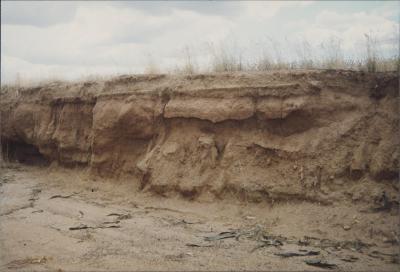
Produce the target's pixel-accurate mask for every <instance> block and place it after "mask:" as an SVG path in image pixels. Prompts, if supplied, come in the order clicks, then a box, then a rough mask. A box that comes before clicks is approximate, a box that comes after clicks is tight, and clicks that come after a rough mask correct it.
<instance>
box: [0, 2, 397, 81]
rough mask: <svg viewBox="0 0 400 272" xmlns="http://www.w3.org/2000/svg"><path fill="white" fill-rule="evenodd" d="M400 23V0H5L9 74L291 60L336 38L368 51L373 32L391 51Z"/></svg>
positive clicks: (72, 74)
mask: <svg viewBox="0 0 400 272" xmlns="http://www.w3.org/2000/svg"><path fill="white" fill-rule="evenodd" d="M398 31H399V2H398V1H392V2H390V1H365V2H364V1H354V2H347V1H346V2H345V1H337V2H335V1H330V2H325V1H304V2H301V1H294V2H290V1H271V2H262V1H258V2H250V1H243V2H238V1H235V2H233V1H232V2H230V1H204V2H200V1H199V2H194V1H192V2H183V1H180V2H172V1H170V2H157V1H146V2H129V1H121V2H116V1H110V2H107V1H103V2H89V1H87V2H79V1H74V2H61V1H54V2H46V1H40V2H39V1H38V2H35V1H27V2H23V1H1V82H2V83H12V82H15V80H16V78H19V79H20V80H21V79H22V80H45V79H49V78H63V79H79V78H82V77H86V76H89V75H115V74H121V73H142V72H144V71H146V69H148V67H153V66H155V67H156V68H157V69H159V70H161V71H170V70H173V69H174V68H175V67H177V66H179V65H182V64H183V63H184V62H185V60H187V56H188V55H190V57H191V59H192V60H193V62H195V63H196V65H198V66H199V67H200V68H201V67H207V63H209V62H210V57H211V56H212V55H213V54H214V53H215V52H217V50H220V49H221V48H223V49H224V50H226V51H227V52H231V53H232V54H237V55H240V56H243V58H244V59H246V60H249V61H251V60H252V59H256V58H258V57H259V56H260V55H266V54H267V55H271V56H272V57H275V58H277V57H281V58H284V59H285V60H290V59H295V58H296V57H298V55H299V48H300V47H301V46H300V45H301V44H304V41H307V42H308V43H309V44H310V46H312V47H313V48H314V47H315V48H321V47H318V46H320V45H321V43H322V44H324V43H326V41H328V40H329V39H332V38H333V39H335V40H337V41H340V46H341V49H342V50H343V53H344V54H345V55H346V56H349V57H351V58H359V57H362V55H363V54H365V36H364V34H365V33H368V34H370V35H373V36H374V37H376V38H377V39H378V40H379V47H380V51H381V54H383V55H385V56H390V55H394V54H397V53H398V43H399V42H398ZM313 52H314V51H313ZM315 52H316V51H315ZM319 53H321V52H319ZM321 54H323V52H322V53H321Z"/></svg>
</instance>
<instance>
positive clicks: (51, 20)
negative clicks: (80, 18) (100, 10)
mask: <svg viewBox="0 0 400 272" xmlns="http://www.w3.org/2000/svg"><path fill="white" fill-rule="evenodd" d="M76 9H77V6H76V3H75V2H57V1H54V2H52V1H40V2H39V1H1V23H2V24H13V25H32V26H38V27H46V26H50V25H55V24H60V23H66V22H69V21H71V20H72V19H73V18H74V16H75V13H76Z"/></svg>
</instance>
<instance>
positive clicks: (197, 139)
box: [0, 71, 399, 204]
mask: <svg viewBox="0 0 400 272" xmlns="http://www.w3.org/2000/svg"><path fill="white" fill-rule="evenodd" d="M398 85H399V78H398V75H397V74H395V73H377V74H368V73H361V72H347V71H346V72H345V71H297V72H293V71H292V72H275V73H238V74H218V75H213V74H211V75H191V76H183V75H182V76H169V75H144V76H121V77H118V78H115V79H112V80H104V81H88V82H82V83H74V84H71V83H62V82H55V83H51V84H47V85H42V86H40V87H35V88H20V89H16V88H4V87H3V88H2V92H1V101H0V111H1V143H2V153H3V154H2V155H3V157H4V158H6V159H7V160H19V161H21V162H25V163H31V164H50V163H52V164H59V165H62V166H66V167H80V168H86V169H88V170H89V171H90V173H91V174H92V175H93V176H99V177H104V178H113V179H130V180H131V181H132V183H134V184H136V186H137V188H138V189H139V190H145V191H151V192H155V193H157V194H161V195H171V194H180V195H182V196H184V197H186V198H190V199H194V198H199V197H200V198H201V197H206V198H226V197H234V198H238V199H242V200H246V201H254V202H261V201H267V202H271V203H273V202H276V201H281V200H290V201H297V200H305V201H309V202H320V203H323V204H329V203H332V202H336V201H341V200H346V201H352V202H369V203H374V202H376V201H377V199H379V198H380V197H381V196H382V194H383V192H385V193H384V194H385V197H386V200H385V201H387V202H388V203H392V204H396V203H398V202H397V201H398V190H399V186H398V182H397V181H398V168H399V159H398V158H399V137H398V134H399V112H398V105H399V104H398V87H399V86H398Z"/></svg>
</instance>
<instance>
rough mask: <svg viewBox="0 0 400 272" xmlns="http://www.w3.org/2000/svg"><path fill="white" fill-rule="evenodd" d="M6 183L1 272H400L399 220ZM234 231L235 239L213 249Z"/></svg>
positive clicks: (64, 175)
mask: <svg viewBox="0 0 400 272" xmlns="http://www.w3.org/2000/svg"><path fill="white" fill-rule="evenodd" d="M0 180H1V186H0V193H1V195H0V199H1V206H0V215H1V216H0V218H1V221H0V222H1V223H0V224H1V225H0V248H1V249H2V250H1V251H0V254H1V255H0V267H1V270H2V271H7V270H10V271H15V270H17V271H20V270H48V269H51V270H56V269H61V270H62V271H72V270H74V271H76V270H84V271H88V270H96V271H97V270H115V271H116V270H118V271H120V270H232V269H234V270H318V269H322V268H318V267H314V266H310V265H307V264H305V262H304V261H305V260H310V259H323V260H326V261H328V262H329V263H332V264H335V265H337V268H338V269H343V270H374V271H377V270H390V271H395V270H396V269H398V268H399V265H398V264H395V263H394V262H398V255H397V257H396V256H395V255H396V254H397V253H398V251H397V250H398V240H396V239H398V238H397V237H396V236H393V235H396V231H397V226H398V217H397V210H391V211H379V212H376V211H375V212H371V211H368V207H366V206H354V205H353V206H351V205H346V204H345V203H339V204H337V205H333V206H321V205H318V203H314V204H312V203H304V202H288V203H285V202H280V203H275V204H274V205H272V206H271V205H270V204H267V203H259V204H249V203H243V202H237V200H234V199H226V200H224V201H220V202H218V203H211V202H210V201H207V200H206V199H203V200H198V201H196V202H191V201H188V200H185V199H181V198H179V197H175V198H162V197H159V196H158V197H154V196H151V195H150V194H148V193H143V192H140V193H138V192H137V190H136V189H135V188H133V187H132V185H130V183H128V182H122V181H121V182H116V181H114V182H109V181H95V180H93V179H90V178H88V176H87V175H86V173H85V172H83V171H70V170H62V169H58V168H57V169H51V170H50V171H49V170H48V169H43V168H33V167H26V166H21V165H8V166H7V167H5V166H3V168H1V177H0ZM112 214H114V215H112ZM85 226H86V227H87V228H86V229H76V230H74V229H72V230H71V229H70V228H74V227H78V228H79V227H85ZM348 228H349V229H348ZM229 231H230V232H231V234H232V233H234V235H233V236H236V237H237V239H235V238H234V237H232V238H227V239H221V240H215V241H206V240H205V237H212V236H213V235H216V234H218V233H220V232H229ZM232 231H233V232H232ZM305 236H309V237H314V238H308V239H307V238H305ZM321 239H322V240H321ZM299 240H300V241H301V242H299ZM263 241H264V242H263ZM277 241H278V242H277ZM268 243H278V244H276V245H268ZM280 243H282V245H279V244H280ZM307 243H308V245H304V244H307ZM189 244H195V245H197V246H194V245H189ZM261 245H263V246H262V247H259V248H257V247H258V246H261ZM300 249H303V250H308V251H310V250H311V251H316V252H318V253H319V255H316V256H305V257H303V256H300V257H298V256H296V257H288V258H284V257H280V256H277V255H275V254H276V253H278V254H279V253H285V252H286V253H287V252H288V251H290V252H297V253H301V254H303V253H304V252H307V251H300ZM392 255H393V256H392ZM343 259H345V260H343Z"/></svg>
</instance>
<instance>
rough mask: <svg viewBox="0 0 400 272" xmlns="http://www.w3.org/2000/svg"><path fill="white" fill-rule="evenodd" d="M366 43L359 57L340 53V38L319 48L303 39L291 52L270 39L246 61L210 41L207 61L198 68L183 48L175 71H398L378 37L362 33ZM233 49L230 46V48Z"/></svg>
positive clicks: (399, 60) (235, 51) (396, 58)
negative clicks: (264, 47) (182, 53)
mask: <svg viewBox="0 0 400 272" xmlns="http://www.w3.org/2000/svg"><path fill="white" fill-rule="evenodd" d="M364 36H365V43H364V46H363V48H360V52H362V53H361V54H360V55H361V57H358V58H356V57H351V58H349V57H346V56H345V54H344V53H343V48H342V42H341V40H340V39H338V38H335V37H331V38H330V39H328V40H327V41H325V42H323V43H321V44H320V46H319V47H318V48H315V47H313V46H311V45H310V43H309V42H307V41H305V40H303V41H301V42H300V43H298V44H295V45H294V46H293V45H291V46H286V48H287V47H291V49H290V50H291V52H285V46H284V45H282V44H280V43H279V42H277V41H274V40H272V39H269V40H268V42H269V48H268V50H264V49H263V50H262V54H260V55H261V56H259V57H258V58H257V59H255V60H251V61H250V60H245V59H244V57H243V54H242V53H243V51H245V50H241V49H238V47H237V46H236V45H235V46H233V47H232V46H229V44H228V45H220V46H215V45H213V44H209V50H208V55H209V59H210V61H209V63H208V65H206V66H205V67H203V69H199V67H200V66H199V65H197V64H196V60H195V58H194V57H193V56H192V55H191V54H190V50H189V49H188V47H186V48H185V55H184V56H183V58H184V59H185V61H184V63H185V64H184V65H183V67H177V68H176V69H175V70H174V72H178V73H184V74H186V73H188V74H194V73H201V72H214V73H218V72H236V71H269V70H290V69H345V70H355V71H366V72H386V71H399V70H400V58H399V55H398V54H397V56H392V57H387V56H384V54H383V53H384V52H383V50H382V49H381V46H380V43H379V40H378V39H377V38H375V37H374V36H373V35H371V34H365V35H364ZM232 48H233V49H232ZM289 53H290V55H292V56H293V55H295V57H294V58H292V59H290V60H289V59H285V57H284V56H286V55H289Z"/></svg>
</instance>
